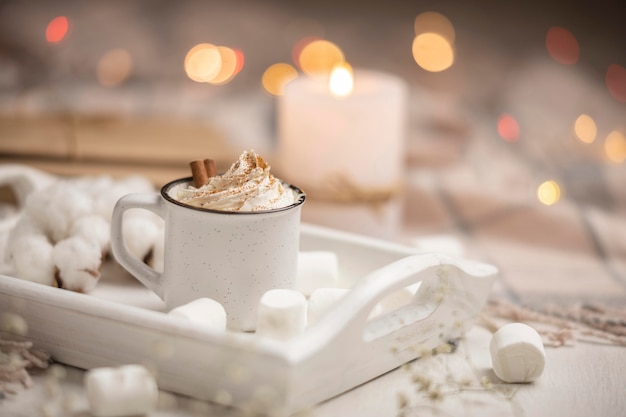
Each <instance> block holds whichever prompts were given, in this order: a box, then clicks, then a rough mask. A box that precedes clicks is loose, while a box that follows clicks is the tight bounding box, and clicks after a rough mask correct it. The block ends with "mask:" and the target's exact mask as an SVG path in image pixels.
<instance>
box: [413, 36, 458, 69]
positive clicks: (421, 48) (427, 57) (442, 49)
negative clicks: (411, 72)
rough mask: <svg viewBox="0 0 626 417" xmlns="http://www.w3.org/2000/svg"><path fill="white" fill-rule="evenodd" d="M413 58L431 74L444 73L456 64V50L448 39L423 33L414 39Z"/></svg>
mask: <svg viewBox="0 0 626 417" xmlns="http://www.w3.org/2000/svg"><path fill="white" fill-rule="evenodd" d="M413 58H414V59H415V62H417V65H419V66H420V67H422V68H423V69H425V70H426V71H430V72H440V71H444V70H446V69H448V68H450V66H452V64H453V63H454V50H453V49H452V45H451V44H450V42H448V40H447V39H446V38H444V37H443V36H441V35H439V34H437V33H432V32H428V33H422V34H420V35H417V36H416V37H415V39H413Z"/></svg>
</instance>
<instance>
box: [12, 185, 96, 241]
mask: <svg viewBox="0 0 626 417" xmlns="http://www.w3.org/2000/svg"><path fill="white" fill-rule="evenodd" d="M24 212H25V214H26V215H27V216H29V217H30V218H31V219H32V220H33V221H34V222H35V224H37V225H39V226H40V227H41V228H42V229H43V230H44V231H45V232H46V233H47V234H48V237H50V238H51V239H52V241H54V242H58V241H60V240H63V239H65V238H67V237H68V236H69V235H70V226H71V224H72V222H73V220H74V219H77V218H79V217H82V216H84V215H87V214H90V213H92V212H93V201H92V199H91V198H90V197H89V196H88V195H86V194H85V193H84V192H82V191H81V190H80V188H78V187H76V186H75V185H72V182H71V181H59V182H56V183H54V184H53V185H51V186H50V187H48V188H46V189H43V190H40V191H38V192H35V193H32V194H30V195H29V196H28V197H27V198H26V201H25V203H24Z"/></svg>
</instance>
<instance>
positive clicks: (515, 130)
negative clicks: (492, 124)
mask: <svg viewBox="0 0 626 417" xmlns="http://www.w3.org/2000/svg"><path fill="white" fill-rule="evenodd" d="M498 134H499V135H500V137H501V138H502V139H504V140H506V141H507V142H515V141H516V140H518V139H519V135H520V126H519V123H518V122H517V120H516V119H515V118H514V117H513V116H511V115H510V114H506V113H505V114H502V115H501V116H500V117H498Z"/></svg>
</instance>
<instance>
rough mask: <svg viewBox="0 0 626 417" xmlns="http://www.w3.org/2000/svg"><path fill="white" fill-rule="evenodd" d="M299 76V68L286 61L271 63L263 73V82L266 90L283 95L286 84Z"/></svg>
mask: <svg viewBox="0 0 626 417" xmlns="http://www.w3.org/2000/svg"><path fill="white" fill-rule="evenodd" d="M297 77H298V70H296V69H295V68H294V67H293V66H291V65H289V64H286V63H282V62H280V63H278V64H274V65H271V66H270V67H269V68H268V69H266V70H265V72H264V73H263V77H262V78H261V84H262V85H263V88H265V91H267V92H268V93H270V94H272V95H275V96H282V95H283V94H284V92H285V85H286V84H287V83H288V82H289V81H292V80H294V79H296V78H297Z"/></svg>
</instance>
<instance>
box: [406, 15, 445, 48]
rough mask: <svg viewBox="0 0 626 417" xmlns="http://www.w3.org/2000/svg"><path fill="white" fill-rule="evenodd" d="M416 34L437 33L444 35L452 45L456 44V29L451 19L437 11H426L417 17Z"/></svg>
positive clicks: (415, 23)
mask: <svg viewBox="0 0 626 417" xmlns="http://www.w3.org/2000/svg"><path fill="white" fill-rule="evenodd" d="M414 27H415V35H421V34H422V33H429V32H430V33H436V34H438V35H441V36H443V37H444V38H445V39H446V40H447V41H448V43H449V44H450V45H454V38H455V31H454V26H452V23H451V22H450V20H449V19H448V18H447V17H445V16H444V15H442V14H441V13H437V12H424V13H420V14H419V15H417V17H415V22H414Z"/></svg>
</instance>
